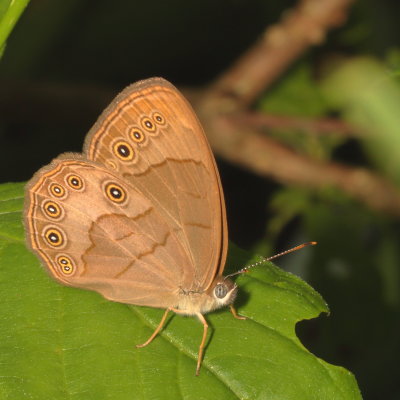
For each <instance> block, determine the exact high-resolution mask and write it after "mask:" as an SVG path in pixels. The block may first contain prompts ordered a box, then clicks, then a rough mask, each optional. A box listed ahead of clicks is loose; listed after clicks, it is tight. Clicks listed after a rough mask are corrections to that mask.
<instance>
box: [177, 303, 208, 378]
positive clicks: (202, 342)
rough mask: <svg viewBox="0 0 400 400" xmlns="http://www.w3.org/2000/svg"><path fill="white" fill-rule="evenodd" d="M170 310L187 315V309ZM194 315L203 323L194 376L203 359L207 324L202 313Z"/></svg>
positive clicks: (198, 370) (197, 372)
mask: <svg viewBox="0 0 400 400" xmlns="http://www.w3.org/2000/svg"><path fill="white" fill-rule="evenodd" d="M171 311H174V312H175V313H177V314H184V315H187V311H185V310H179V309H176V308H171ZM196 316H197V318H198V319H199V320H200V322H201V323H202V324H203V337H202V339H201V343H200V346H199V353H198V356H197V366H196V376H198V375H199V373H200V367H201V362H202V360H203V353H204V345H205V343H206V339H207V331H208V324H207V321H206V319H205V318H204V317H203V314H200V313H196Z"/></svg>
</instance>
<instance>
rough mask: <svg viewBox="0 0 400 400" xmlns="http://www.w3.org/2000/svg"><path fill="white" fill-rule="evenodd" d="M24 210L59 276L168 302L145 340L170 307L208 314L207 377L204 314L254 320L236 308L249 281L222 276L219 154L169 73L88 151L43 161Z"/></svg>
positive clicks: (122, 108)
mask: <svg viewBox="0 0 400 400" xmlns="http://www.w3.org/2000/svg"><path fill="white" fill-rule="evenodd" d="M24 215H25V228H26V237H27V242H28V244H29V245H30V247H31V248H32V250H33V251H34V252H35V253H36V254H37V255H38V256H39V258H40V259H41V261H42V263H43V264H44V266H45V267H46V269H47V270H48V271H49V272H50V275H51V276H52V277H54V278H55V279H56V280H57V281H59V282H60V283H62V284H65V285H69V286H75V287H80V288H83V289H90V290H94V291H96V292H99V293H101V294H102V295H103V296H104V297H105V298H107V299H109V300H112V301H117V302H121V303H128V304H136V305H141V306H150V307H157V308H163V309H165V313H164V315H163V317H162V319H161V322H160V324H159V325H158V327H157V328H156V330H155V331H154V333H153V334H152V335H151V336H150V338H149V339H148V340H147V341H146V342H145V343H143V344H141V345H138V346H137V347H143V346H146V345H147V344H149V343H150V342H151V341H152V340H153V339H154V337H155V336H156V335H157V334H158V332H159V331H160V330H161V329H162V326H163V324H164V322H165V320H166V317H167V314H168V312H169V311H174V312H175V313H177V314H182V315H195V316H197V317H198V318H199V320H200V321H201V323H202V324H203V327H204V328H203V336H202V340H201V343H200V346H199V352H198V359H197V367H196V375H198V374H199V370H200V365H201V361H202V358H203V350H204V345H205V342H206V338H207V329H208V325H207V322H206V320H205V318H204V316H203V314H205V313H207V312H210V311H212V310H215V309H217V308H221V307H224V306H228V305H229V306H230V309H231V312H232V314H233V316H234V317H235V318H239V319H244V317H241V316H238V315H237V313H236V311H235V309H234V308H233V306H232V303H233V301H234V299H235V297H236V293H237V286H236V285H235V284H234V283H233V282H232V281H231V280H230V279H229V278H228V277H223V276H222V272H223V269H224V266H225V261H226V253H227V243H228V233H227V222H226V212H225V202H224V195H223V192H222V187H221V182H220V178H219V174H218V170H217V166H216V163H215V160H214V157H213V155H212V152H211V149H210V146H209V144H208V142H207V139H206V136H205V134H204V132H203V129H202V127H201V125H200V123H199V121H198V119H197V117H196V115H195V113H194V111H193V109H192V108H191V107H190V105H189V104H188V102H187V101H186V100H185V98H184V97H183V96H182V95H181V94H180V92H179V91H178V90H177V89H176V88H175V87H174V86H173V85H171V84H170V83H169V82H167V81H166V80H164V79H161V78H152V79H147V80H144V81H140V82H137V83H135V84H133V85H131V86H129V87H127V88H126V89H125V90H124V91H123V92H122V93H120V94H119V95H118V96H117V97H116V99H115V100H114V101H113V102H112V103H111V104H110V106H109V107H108V108H107V109H106V110H105V111H104V112H103V113H102V115H101V116H100V118H99V119H98V121H97V122H96V124H95V125H94V126H93V128H92V129H91V130H90V132H89V133H88V135H87V137H86V140H85V144H84V149H83V153H82V154H77V153H65V154H62V155H60V156H59V157H57V158H56V159H54V160H53V161H52V162H51V163H50V164H49V165H47V166H45V167H43V168H41V169H40V170H39V171H38V172H37V173H36V174H35V175H34V176H33V178H32V179H31V180H30V181H29V183H28V185H27V187H26V196H25V213H24ZM285 253H286V252H285ZM280 255H281V254H280ZM271 259H272V258H271ZM246 270H247V268H245V269H242V270H241V271H238V273H242V272H244V271H246Z"/></svg>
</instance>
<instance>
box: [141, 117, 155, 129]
mask: <svg viewBox="0 0 400 400" xmlns="http://www.w3.org/2000/svg"><path fill="white" fill-rule="evenodd" d="M141 124H142V127H143V128H144V129H145V130H146V131H147V132H155V131H156V126H155V125H154V122H153V121H152V120H151V119H150V118H148V117H144V118H143V119H142V121H141Z"/></svg>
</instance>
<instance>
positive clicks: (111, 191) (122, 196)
mask: <svg viewBox="0 0 400 400" xmlns="http://www.w3.org/2000/svg"><path fill="white" fill-rule="evenodd" d="M105 192H106V196H107V198H108V199H109V200H111V201H112V202H114V203H118V204H121V203H123V202H124V201H125V200H126V191H125V189H123V188H122V186H120V185H117V184H116V183H113V182H109V183H107V184H106V185H105Z"/></svg>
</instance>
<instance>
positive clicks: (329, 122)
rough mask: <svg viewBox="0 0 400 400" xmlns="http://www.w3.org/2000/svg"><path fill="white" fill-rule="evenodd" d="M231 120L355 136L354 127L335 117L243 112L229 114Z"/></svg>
mask: <svg viewBox="0 0 400 400" xmlns="http://www.w3.org/2000/svg"><path fill="white" fill-rule="evenodd" d="M231 119H232V121H233V122H236V123H238V124H239V125H241V126H247V127H248V128H251V129H256V130H262V129H276V130H284V129H293V130H300V131H304V132H313V133H317V134H325V133H335V134H339V135H342V136H348V137H352V136H357V135H358V134H359V133H358V131H357V128H356V127H353V126H351V125H349V124H348V123H346V122H344V121H341V120H339V119H336V118H319V119H311V118H302V117H293V116H287V115H273V114H264V113H259V112H253V111H248V112H243V113H240V114H236V115H235V114H234V115H232V116H231Z"/></svg>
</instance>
